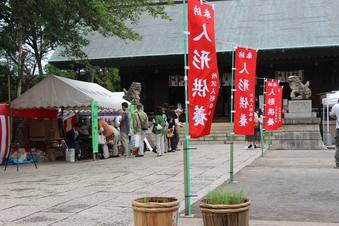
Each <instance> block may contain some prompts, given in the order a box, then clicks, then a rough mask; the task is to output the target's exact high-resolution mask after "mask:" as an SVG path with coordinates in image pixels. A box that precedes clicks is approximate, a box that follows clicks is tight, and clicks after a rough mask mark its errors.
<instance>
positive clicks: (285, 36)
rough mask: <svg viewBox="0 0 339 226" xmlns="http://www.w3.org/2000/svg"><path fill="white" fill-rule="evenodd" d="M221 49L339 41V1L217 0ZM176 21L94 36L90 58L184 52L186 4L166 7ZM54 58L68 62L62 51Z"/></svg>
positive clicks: (147, 22) (144, 22)
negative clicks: (126, 35)
mask: <svg viewBox="0 0 339 226" xmlns="http://www.w3.org/2000/svg"><path fill="white" fill-rule="evenodd" d="M214 4H215V32H216V42H217V52H230V51H231V50H232V44H233V43H234V44H237V45H238V46H243V47H246V46H248V47H249V48H254V49H258V50H273V49H291V48H292V49H293V48H309V47H331V46H339V13H338V11H339V1H337V0H234V1H223V2H215V3H214ZM166 8H167V12H168V13H169V15H170V16H171V17H172V18H173V21H167V20H161V19H158V18H153V17H150V16H148V15H143V16H142V18H141V20H140V24H139V25H135V26H132V27H133V29H134V30H135V31H137V32H138V33H139V34H140V35H141V36H143V40H142V41H127V42H125V41H123V40H121V39H119V38H117V37H109V38H104V37H102V36H101V35H98V34H97V35H92V36H90V37H88V38H89V39H90V40H91V44H90V45H89V46H88V47H85V48H84V49H83V50H84V51H85V52H86V53H87V54H88V57H89V59H91V60H95V59H97V60H99V59H124V58H131V57H132V58H134V57H148V56H172V55H181V54H183V52H184V47H183V46H184V44H183V12H182V8H183V7H182V5H181V4H178V5H176V6H166ZM59 52H60V48H58V49H57V50H56V51H55V53H54V54H53V55H52V57H51V58H50V60H49V61H50V62H51V63H53V62H60V61H67V59H66V58H63V57H60V56H58V53H59Z"/></svg>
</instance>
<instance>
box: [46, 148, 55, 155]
mask: <svg viewBox="0 0 339 226" xmlns="http://www.w3.org/2000/svg"><path fill="white" fill-rule="evenodd" d="M54 152H55V149H54V148H48V149H47V150H46V154H47V155H50V154H53V153H54Z"/></svg>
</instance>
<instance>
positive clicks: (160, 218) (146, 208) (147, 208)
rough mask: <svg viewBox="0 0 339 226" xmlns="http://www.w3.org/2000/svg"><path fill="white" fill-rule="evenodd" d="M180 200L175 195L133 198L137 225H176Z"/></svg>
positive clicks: (135, 223)
mask: <svg viewBox="0 0 339 226" xmlns="http://www.w3.org/2000/svg"><path fill="white" fill-rule="evenodd" d="M179 207H180V200H179V199H177V198H174V197H142V198H137V199H134V200H132V209H133V212H134V225H135V226H157V225H162V226H176V225H178V214H179V213H178V209H179Z"/></svg>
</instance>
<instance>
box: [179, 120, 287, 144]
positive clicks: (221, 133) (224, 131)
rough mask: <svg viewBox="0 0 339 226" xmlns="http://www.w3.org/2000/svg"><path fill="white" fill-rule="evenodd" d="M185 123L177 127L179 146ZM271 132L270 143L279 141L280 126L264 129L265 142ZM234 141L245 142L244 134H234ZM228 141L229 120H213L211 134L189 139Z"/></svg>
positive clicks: (195, 140)
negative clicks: (270, 129) (274, 128)
mask: <svg viewBox="0 0 339 226" xmlns="http://www.w3.org/2000/svg"><path fill="white" fill-rule="evenodd" d="M185 131H186V128H185V125H184V127H183V128H179V135H180V141H179V146H182V141H184V140H185ZM269 133H271V141H272V144H276V143H279V140H280V134H281V128H280V129H279V130H277V131H265V133H264V139H265V142H266V144H267V143H268V140H269ZM233 137H234V143H237V144H241V143H243V144H244V143H245V136H244V135H234V136H233ZM229 143H230V123H229V122H214V123H212V128H211V134H210V135H208V136H204V137H200V138H197V139H190V144H193V145H194V144H229Z"/></svg>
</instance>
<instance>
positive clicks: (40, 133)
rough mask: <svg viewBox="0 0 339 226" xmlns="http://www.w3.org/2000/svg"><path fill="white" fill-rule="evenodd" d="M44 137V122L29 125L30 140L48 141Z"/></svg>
mask: <svg viewBox="0 0 339 226" xmlns="http://www.w3.org/2000/svg"><path fill="white" fill-rule="evenodd" d="M46 135H47V134H46V124H45V122H44V121H42V122H30V123H29V138H30V140H48V137H47V136H46Z"/></svg>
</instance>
